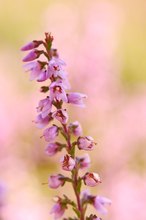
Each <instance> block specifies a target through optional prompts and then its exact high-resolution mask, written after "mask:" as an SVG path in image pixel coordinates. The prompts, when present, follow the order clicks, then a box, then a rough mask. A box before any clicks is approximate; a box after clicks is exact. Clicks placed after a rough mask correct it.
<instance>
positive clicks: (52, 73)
mask: <svg viewBox="0 0 146 220" xmlns="http://www.w3.org/2000/svg"><path fill="white" fill-rule="evenodd" d="M64 65H65V63H64V61H62V60H61V59H59V58H56V57H52V59H51V60H50V61H49V64H48V69H47V72H48V76H49V78H51V77H55V78H57V77H59V78H61V79H62V78H65V77H66V72H65V71H64V70H63V69H62V66H64Z"/></svg>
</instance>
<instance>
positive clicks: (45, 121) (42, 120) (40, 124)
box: [34, 114, 52, 128]
mask: <svg viewBox="0 0 146 220" xmlns="http://www.w3.org/2000/svg"><path fill="white" fill-rule="evenodd" d="M51 120H52V117H51V114H50V115H48V116H46V117H45V118H43V117H42V115H41V114H39V115H38V116H37V118H36V120H35V121H34V122H35V123H36V124H37V127H38V128H44V127H45V126H47V125H48V123H49V122H50V121H51Z"/></svg>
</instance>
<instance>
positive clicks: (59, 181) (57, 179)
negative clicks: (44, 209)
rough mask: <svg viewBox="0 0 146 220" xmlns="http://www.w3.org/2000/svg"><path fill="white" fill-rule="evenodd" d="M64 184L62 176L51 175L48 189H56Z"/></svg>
mask: <svg viewBox="0 0 146 220" xmlns="http://www.w3.org/2000/svg"><path fill="white" fill-rule="evenodd" d="M64 182H65V179H64V176H63V175H61V174H57V175H51V176H50V177H49V179H48V185H49V187H50V188H53V189H57V188H58V187H59V186H62V185H63V184H64Z"/></svg>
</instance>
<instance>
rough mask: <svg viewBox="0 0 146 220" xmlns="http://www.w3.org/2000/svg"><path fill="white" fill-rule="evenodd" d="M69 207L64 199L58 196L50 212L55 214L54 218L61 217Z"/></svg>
mask: <svg viewBox="0 0 146 220" xmlns="http://www.w3.org/2000/svg"><path fill="white" fill-rule="evenodd" d="M66 208H67V207H66V206H65V205H63V203H62V200H61V199H60V198H58V201H57V202H56V204H55V205H54V206H53V207H52V209H51V211H50V214H54V219H58V218H61V217H62V216H63V214H64V212H65V209H66Z"/></svg>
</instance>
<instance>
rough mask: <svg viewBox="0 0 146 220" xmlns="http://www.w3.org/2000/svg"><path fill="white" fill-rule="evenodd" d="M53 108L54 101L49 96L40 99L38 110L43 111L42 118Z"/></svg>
mask: <svg viewBox="0 0 146 220" xmlns="http://www.w3.org/2000/svg"><path fill="white" fill-rule="evenodd" d="M51 108H52V101H51V100H50V98H49V97H47V98H45V99H42V100H40V101H39V104H38V107H37V112H40V113H41V116H42V118H45V117H46V116H47V115H48V114H49V113H50V112H51Z"/></svg>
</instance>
